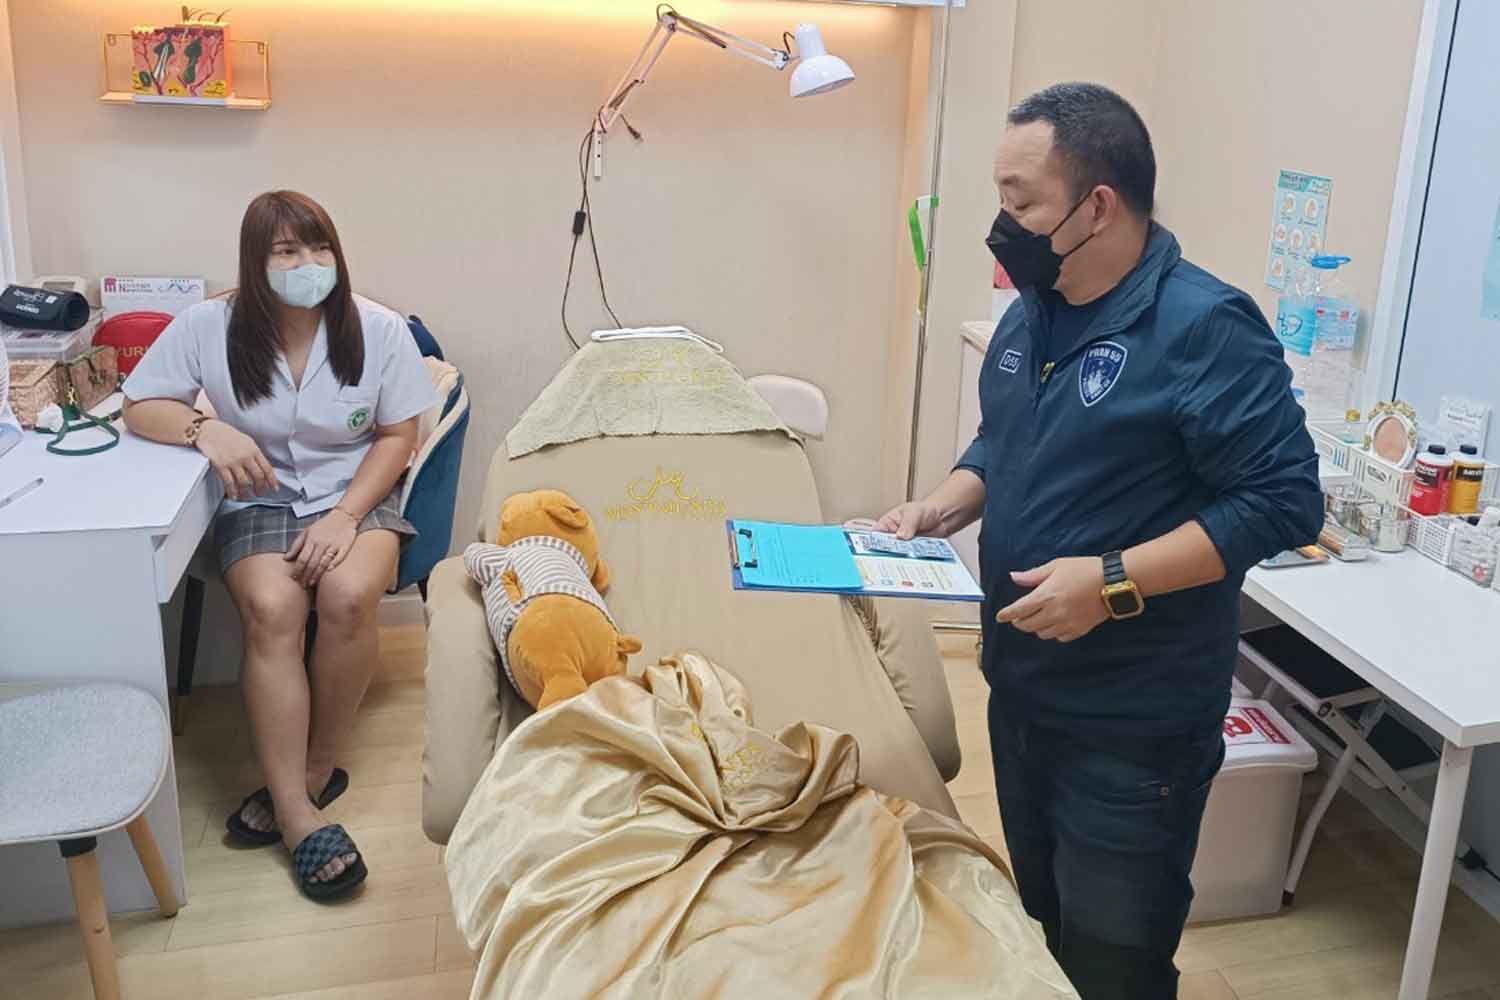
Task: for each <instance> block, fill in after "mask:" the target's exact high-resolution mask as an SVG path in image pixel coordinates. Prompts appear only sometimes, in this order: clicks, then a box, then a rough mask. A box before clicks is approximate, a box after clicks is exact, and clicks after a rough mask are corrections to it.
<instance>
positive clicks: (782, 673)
mask: <svg viewBox="0 0 1500 1000" xmlns="http://www.w3.org/2000/svg"><path fill="white" fill-rule="evenodd" d="M616 349H617V348H616V347H614V345H605V344H593V345H589V346H587V347H585V348H584V351H586V352H590V351H592V352H601V351H609V350H616ZM674 350H678V351H682V350H687V348H681V347H678V348H674ZM599 356H600V355H599V354H597V353H596V354H594V355H592V357H595V358H597V357H599ZM703 356H704V357H705V358H707V357H708V355H707V353H706V351H705V352H704V355H703ZM579 357H582V355H580V356H579ZM575 360H576V359H575ZM693 363H694V362H693V360H692V356H689V357H688V360H687V361H686V362H685V363H684V364H685V367H683V368H680V369H675V370H674V371H673V373H672V377H674V378H675V377H679V376H681V377H683V378H686V377H688V374H685V373H691V372H692V371H693V370H694V369H693V368H692V364H693ZM570 364H571V363H570ZM567 372H568V369H567V368H565V369H564V372H563V373H561V374H559V376H558V379H557V380H555V381H554V384H553V386H551V387H549V390H548V391H552V389H554V388H556V387H557V386H558V385H559V384H560V382H561V380H562V379H563V378H564V377H565V375H566V374H567ZM609 374H610V375H612V376H618V377H619V379H620V382H618V383H616V384H622V383H623V384H634V383H633V382H632V381H631V380H633V379H640V380H641V384H642V385H649V384H650V379H651V378H652V377H656V376H658V375H660V374H662V373H659V372H651V371H648V372H644V373H643V372H641V371H639V370H635V371H623V370H622V371H621V372H618V373H615V372H611V373H609ZM643 376H644V377H643ZM765 385H766V383H765V381H764V380H759V381H758V385H757V389H759V388H761V387H762V386H765ZM802 385H803V386H807V384H806V383H802ZM789 388H791V386H790V384H789V382H788V381H787V380H778V381H776V382H774V383H772V389H771V391H770V392H768V393H767V396H768V397H774V396H775V395H776V393H777V392H779V391H785V390H788V389H789ZM807 388H812V387H807ZM715 391H716V392H718V393H720V394H721V395H722V396H723V397H726V398H727V397H733V398H735V399H739V400H741V401H742V399H743V397H745V396H748V395H751V394H752V393H753V390H751V388H750V385H749V384H748V383H747V382H746V380H745V379H743V378H742V377H740V376H739V375H738V373H737V372H733V373H732V376H731V377H729V378H728V379H727V381H725V382H724V383H723V384H720V385H717V386H716V389H715ZM814 391H815V390H814ZM545 395H546V394H545V393H544V396H545ZM791 396H792V397H796V398H798V399H800V400H801V403H802V409H801V410H799V412H801V413H804V414H808V413H810V414H811V415H812V419H811V421H810V423H809V422H808V421H805V420H798V421H797V422H798V423H799V424H801V425H802V429H803V430H805V431H806V432H821V427H818V426H817V424H818V423H819V422H820V421H819V419H818V417H817V407H816V406H813V407H812V408H811V409H808V408H807V406H806V404H808V403H811V402H814V401H815V400H816V399H820V398H821V393H817V394H816V397H814V396H813V395H811V394H809V393H808V392H807V391H806V390H805V389H792V392H791ZM620 403H621V400H620V398H619V397H611V398H610V399H608V400H605V399H598V398H595V399H588V398H580V399H570V400H569V405H570V406H575V407H576V408H578V409H582V410H589V411H591V412H605V411H608V410H609V409H610V407H611V406H614V405H616V404H620ZM755 405H757V406H762V407H763V406H764V404H761V403H759V402H757V403H756V404H755ZM822 406H823V408H824V409H823V413H824V416H823V417H822V418H821V422H822V423H826V401H824V402H823V403H822ZM535 408H536V406H535V404H534V405H533V410H534V409H535ZM530 412H531V411H528V413H530ZM526 419H527V418H526V417H523V418H522V422H523V424H524V423H525V421H526ZM771 419H772V422H773V424H774V423H775V418H774V415H773V416H772V417H771ZM788 422H790V421H788ZM543 488H548V489H560V490H563V491H565V492H567V493H569V494H571V495H572V496H573V497H574V498H575V499H576V500H578V501H579V503H581V504H582V505H583V506H584V507H585V508H586V509H587V510H588V511H589V512H590V513H591V514H592V515H593V518H594V520H595V523H596V525H597V527H598V531H599V538H600V552H601V555H602V557H603V558H604V559H605V560H606V561H607V562H608V563H609V564H610V567H611V578H612V583H611V585H610V588H609V590H608V591H607V592H606V594H605V595H604V596H605V600H606V601H607V602H608V604H609V606H610V610H611V612H612V613H613V614H614V616H615V618H616V620H617V621H619V623H620V625H621V627H622V629H624V630H625V631H628V632H631V633H633V634H635V635H638V636H640V637H641V639H642V640H643V642H644V644H645V649H644V650H643V651H642V653H641V654H639V655H637V656H636V657H635V658H634V659H633V661H632V666H633V669H634V670H640V669H643V668H644V666H645V665H646V664H650V663H655V662H656V661H657V660H659V659H660V658H662V657H666V656H671V655H674V654H676V653H679V652H681V651H684V650H693V651H698V652H701V653H703V654H704V655H705V656H707V657H710V658H711V659H713V660H714V661H716V662H717V663H719V664H720V665H722V666H723V667H724V668H725V669H727V670H729V671H730V672H732V673H734V674H735V676H737V677H738V678H740V680H741V681H742V682H743V683H744V684H745V685H746V687H747V689H748V691H749V694H750V696H751V698H752V700H753V703H754V705H755V709H756V716H757V723H758V724H759V725H761V726H763V727H764V728H766V729H768V730H773V731H774V730H776V729H778V728H780V727H782V726H785V725H790V724H792V723H795V722H801V721H807V722H815V723H820V724H823V725H826V726H829V727H832V728H834V729H838V730H841V731H843V732H847V733H850V734H852V735H853V736H854V737H855V738H856V739H857V740H858V741H859V745H860V755H861V769H860V774H861V780H862V781H864V782H865V783H867V784H869V785H870V786H872V787H873V788H874V789H876V790H877V791H880V792H885V793H887V794H891V795H895V796H898V797H901V798H905V799H908V800H911V801H913V802H916V803H917V804H918V805H921V806H924V807H926V808H928V809H931V810H933V811H935V812H938V813H942V814H945V815H947V816H950V817H956V816H957V810H956V808H955V806H954V804H953V800H952V799H951V797H950V796H949V794H948V791H947V788H946V787H945V785H944V781H945V779H948V778H951V777H953V776H954V775H956V774H957V771H958V767H959V763H960V758H959V751H958V744H957V734H956V730H955V725H954V718H953V706H952V703H951V701H950V699H949V695H948V690H947V685H946V680H945V677H944V673H943V667H942V661H941V658H940V655H939V653H938V650H937V645H936V640H935V639H934V637H933V635H932V632H931V629H930V620H929V618H928V612H927V609H926V607H925V606H924V604H923V602H920V601H894V600H893V601H869V600H859V601H854V600H849V599H844V598H840V597H836V596H831V595H786V594H750V593H742V592H735V591H734V590H733V589H732V588H731V584H730V571H729V566H728V554H727V551H726V547H725V536H724V521H725V519H726V518H731V517H756V518H766V519H770V520H782V521H794V522H804V523H821V522H823V521H824V520H825V518H824V514H823V508H822V504H821V502H820V500H819V498H818V494H817V489H816V486H815V484H814V481H813V475H812V468H811V466H810V465H809V463H808V460H807V456H806V454H805V452H804V450H803V446H802V444H801V441H800V439H798V438H797V437H795V436H793V435H792V434H790V433H788V432H787V430H786V429H785V428H782V429H780V430H756V431H749V432H734V433H716V434H708V433H702V434H699V433H685V434H668V433H649V432H647V433H639V432H635V433H630V434H629V435H628V436H627V435H621V436H610V435H607V434H605V435H600V436H593V437H591V438H588V439H585V440H574V441H572V442H571V443H565V444H557V445H553V446H548V447H543V448H540V449H539V450H535V451H532V452H530V453H528V454H524V455H522V456H521V457H518V458H511V457H510V454H509V450H508V449H507V447H506V445H504V444H502V446H501V448H500V449H499V450H498V451H497V453H496V455H495V457H494V459H493V461H492V463H491V465H490V470H489V475H488V478H487V481H486V486H485V491H484V498H483V503H482V505H481V513H480V517H479V524H478V531H477V532H476V535H475V537H476V538H477V539H479V540H482V541H487V542H493V541H494V540H495V536H496V532H497V522H498V519H499V515H500V508H501V505H502V504H503V503H504V501H505V499H506V498H507V497H509V496H511V495H512V494H515V493H520V492H526V491H529V490H535V489H543ZM427 619H428V656H427V672H426V678H427V681H426V683H427V720H426V726H427V734H426V746H425V751H424V754H423V801H422V815H423V828H424V829H425V830H426V832H427V835H428V837H430V838H431V839H432V840H433V841H435V842H438V843H446V842H447V841H448V839H449V836H450V834H451V832H452V830H453V827H454V824H455V823H456V822H457V819H458V816H459V813H460V812H461V811H462V810H463V808H464V805H465V803H466V802H467V801H468V799H469V796H470V793H471V792H472V791H473V789H474V787H475V784H476V782H477V781H478V780H479V778H480V775H481V772H483V771H484V769H485V767H486V766H487V765H488V764H489V763H490V760H491V758H492V757H493V756H494V754H495V751H496V748H497V746H498V745H499V743H500V742H502V741H503V740H504V739H505V737H506V736H507V735H508V734H509V733H510V732H511V731H512V730H513V729H514V728H515V727H516V726H518V725H519V724H520V723H521V722H522V721H524V719H525V718H526V717H527V716H529V715H530V714H531V712H530V708H529V706H527V705H526V704H525V702H523V701H522V700H521V699H520V698H519V697H518V696H517V695H516V694H515V693H514V692H513V690H512V689H511V688H510V686H509V684H508V683H506V681H505V679H504V676H503V674H502V673H501V671H500V666H499V662H498V660H497V657H496V652H495V648H494V644H493V642H492V641H491V638H490V633H489V630H488V627H487V625H486V620H485V613H484V605H483V601H482V598H481V594H480V591H479V588H478V587H477V585H476V584H475V583H474V581H473V580H471V579H470V578H469V576H468V574H467V572H466V571H465V569H464V565H463V561H462V559H461V558H452V559H448V560H446V561H444V562H442V563H440V564H438V566H437V567H436V568H435V569H434V570H433V574H432V579H431V583H430V588H429V592H428V601H427Z"/></svg>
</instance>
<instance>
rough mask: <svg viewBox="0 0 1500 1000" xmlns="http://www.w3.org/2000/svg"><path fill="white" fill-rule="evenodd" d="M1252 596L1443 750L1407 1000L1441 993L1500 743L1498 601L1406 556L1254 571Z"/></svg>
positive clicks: (1409, 949)
mask: <svg viewBox="0 0 1500 1000" xmlns="http://www.w3.org/2000/svg"><path fill="white" fill-rule="evenodd" d="M1245 594H1246V595H1247V596H1249V597H1250V598H1251V599H1252V600H1254V601H1256V602H1257V603H1258V604H1260V605H1261V606H1262V607H1264V608H1265V609H1266V610H1267V611H1270V612H1271V613H1272V614H1274V615H1276V616H1277V617H1278V618H1280V619H1281V620H1282V621H1284V622H1286V623H1287V624H1288V625H1290V626H1292V627H1293V628H1295V629H1296V630H1297V631H1298V632H1300V633H1302V635H1304V636H1305V637H1307V639H1308V640H1310V641H1311V642H1313V643H1315V644H1317V645H1318V646H1319V647H1321V648H1322V649H1323V650H1324V651H1325V652H1327V653H1328V654H1329V655H1331V656H1333V657H1335V658H1337V659H1338V660H1339V662H1341V663H1343V664H1344V665H1345V666H1347V667H1348V668H1349V669H1350V670H1352V671H1354V672H1355V673H1357V674H1359V675H1360V676H1361V677H1362V678H1364V679H1365V680H1366V681H1367V682H1368V683H1369V684H1370V685H1371V686H1373V687H1375V688H1376V689H1377V690H1379V691H1380V692H1381V694H1383V695H1385V696H1386V698H1388V699H1389V700H1390V701H1392V702H1394V703H1395V704H1397V705H1400V706H1401V707H1402V708H1404V709H1405V710H1406V711H1408V712H1410V713H1411V714H1412V715H1414V716H1416V717H1417V718H1418V719H1420V720H1421V721H1422V722H1424V723H1426V724H1427V725H1428V726H1430V727H1432V729H1433V730H1434V731H1436V732H1437V734H1438V735H1439V736H1441V737H1442V739H1443V756H1442V763H1441V764H1440V765H1439V770H1438V779H1437V791H1436V793H1435V795H1434V796H1433V803H1432V819H1431V822H1430V823H1429V824H1428V829H1427V844H1426V848H1425V850H1424V852H1423V855H1422V874H1421V878H1420V879H1419V881H1418V883H1417V901H1416V909H1415V912H1414V913H1413V915H1412V924H1411V934H1410V937H1409V938H1408V941H1407V946H1406V964H1405V966H1404V968H1403V970H1402V973H1401V993H1400V1000H1422V998H1425V997H1426V996H1427V992H1428V989H1429V987H1430V985H1431V982H1432V969H1433V961H1434V959H1435V958H1436V955H1437V942H1438V933H1439V931H1440V929H1441V927H1442V920H1443V907H1444V904H1445V902H1446V900H1447V893H1448V880H1449V878H1450V877H1451V876H1452V873H1453V855H1454V851H1455V850H1456V846H1457V843H1458V827H1459V821H1460V820H1461V819H1462V817H1463V811H1464V797H1465V796H1466V795H1467V793H1468V786H1469V769H1470V764H1471V762H1472V758H1473V754H1474V748H1475V747H1478V746H1484V745H1486V744H1490V743H1500V595H1497V594H1494V593H1491V592H1490V591H1488V590H1485V589H1481V588H1480V587H1477V586H1475V585H1474V584H1472V583H1469V582H1468V581H1466V580H1464V579H1463V578H1461V577H1459V576H1458V575H1457V574H1456V573H1453V572H1451V571H1449V570H1446V569H1444V568H1443V567H1441V566H1439V565H1437V564H1436V563H1434V562H1432V561H1431V560H1429V559H1426V558H1425V557H1423V556H1421V555H1419V554H1417V553H1416V552H1413V551H1410V550H1408V551H1407V552H1404V553H1401V554H1400V555H1378V554H1377V555H1375V556H1372V558H1371V559H1370V560H1368V561H1366V562H1359V563H1339V562H1333V563H1331V564H1330V565H1327V566H1320V567H1310V568H1306V569H1282V570H1264V569H1259V568H1257V569H1254V570H1251V571H1250V574H1249V576H1247V577H1246V579H1245Z"/></svg>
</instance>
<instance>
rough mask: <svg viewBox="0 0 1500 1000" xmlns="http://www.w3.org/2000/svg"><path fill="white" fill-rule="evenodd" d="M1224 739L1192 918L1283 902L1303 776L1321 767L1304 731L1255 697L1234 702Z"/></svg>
mask: <svg viewBox="0 0 1500 1000" xmlns="http://www.w3.org/2000/svg"><path fill="white" fill-rule="evenodd" d="M1224 743H1225V750H1224V767H1223V770H1221V771H1220V772H1219V775H1218V777H1216V778H1215V779H1214V784H1213V789H1212V790H1211V791H1210V792H1209V796H1208V807H1207V809H1206V810H1205V811H1204V814H1203V829H1202V832H1201V833H1200V834H1199V837H1198V854H1197V857H1196V859H1195V861H1194V863H1193V890H1194V897H1193V906H1192V909H1191V910H1190V911H1189V913H1188V922H1189V923H1195V922H1198V921H1203V920H1228V919H1231V918H1234V917H1253V916H1259V915H1261V914H1266V913H1275V912H1276V911H1277V910H1279V909H1280V908H1281V890H1282V885H1283V883H1284V882H1285V881H1286V870H1287V864H1288V863H1289V862H1290V860H1291V853H1292V836H1293V833H1294V832H1295V827H1296V825H1297V803H1298V801H1299V800H1300V799H1301V797H1302V776H1303V775H1304V774H1306V773H1307V772H1308V771H1311V770H1313V769H1314V768H1315V767H1317V766H1318V753H1317V751H1316V750H1314V749H1313V748H1312V746H1311V745H1310V744H1308V742H1307V741H1306V740H1304V739H1303V738H1302V736H1301V734H1300V733H1298V732H1297V731H1296V730H1295V729H1293V728H1292V727H1291V725H1289V724H1288V723H1287V721H1286V720H1285V719H1283V718H1282V717H1281V716H1280V714H1278V713H1277V711H1276V710H1275V709H1274V708H1272V707H1271V706H1270V704H1268V703H1267V702H1264V701H1256V700H1255V699H1253V698H1234V699H1232V700H1231V701H1230V705H1229V712H1228V714H1227V715H1226V716H1225V717H1224Z"/></svg>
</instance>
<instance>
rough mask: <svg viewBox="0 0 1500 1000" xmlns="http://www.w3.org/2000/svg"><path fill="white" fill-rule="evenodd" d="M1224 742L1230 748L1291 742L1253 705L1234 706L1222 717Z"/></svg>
mask: <svg viewBox="0 0 1500 1000" xmlns="http://www.w3.org/2000/svg"><path fill="white" fill-rule="evenodd" d="M1224 742H1225V743H1227V744H1228V745H1230V746H1244V745H1247V744H1257V743H1280V744H1290V743H1291V742H1292V741H1291V740H1290V739H1289V738H1288V737H1287V735H1286V734H1285V733H1283V732H1282V731H1281V727H1279V726H1277V725H1276V723H1275V722H1274V721H1272V719H1271V717H1270V716H1269V715H1267V714H1266V713H1265V712H1264V711H1262V710H1261V709H1259V708H1256V707H1255V706H1254V705H1236V706H1234V707H1233V708H1231V709H1230V710H1229V714H1228V715H1226V716H1224Z"/></svg>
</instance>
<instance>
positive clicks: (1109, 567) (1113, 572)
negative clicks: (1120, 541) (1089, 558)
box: [1104, 552, 1129, 587]
mask: <svg viewBox="0 0 1500 1000" xmlns="http://www.w3.org/2000/svg"><path fill="white" fill-rule="evenodd" d="M1128 579H1129V577H1127V576H1126V575H1125V555H1124V553H1121V552H1106V553H1104V585H1105V586H1106V587H1112V586H1114V585H1115V584H1117V583H1124V582H1125V581H1126V580H1128Z"/></svg>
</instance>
